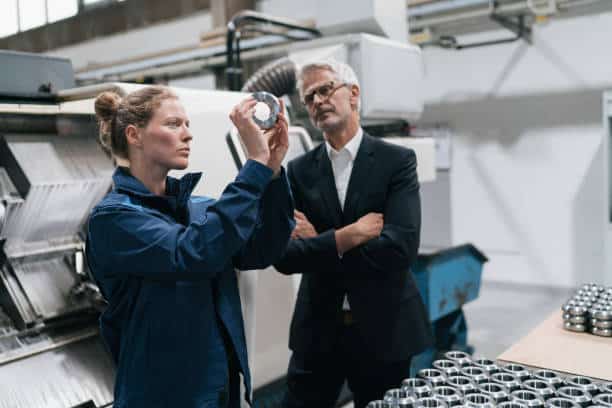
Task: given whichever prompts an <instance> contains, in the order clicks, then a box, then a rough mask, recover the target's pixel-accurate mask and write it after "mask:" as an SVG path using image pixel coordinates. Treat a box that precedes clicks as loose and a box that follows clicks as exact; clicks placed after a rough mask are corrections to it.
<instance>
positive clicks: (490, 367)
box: [472, 358, 499, 375]
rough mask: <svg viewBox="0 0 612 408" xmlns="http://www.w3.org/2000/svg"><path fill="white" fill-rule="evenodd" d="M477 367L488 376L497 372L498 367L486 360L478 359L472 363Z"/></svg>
mask: <svg viewBox="0 0 612 408" xmlns="http://www.w3.org/2000/svg"><path fill="white" fill-rule="evenodd" d="M472 364H474V365H475V366H477V367H480V368H482V369H483V370H485V372H486V373H487V374H488V375H491V374H493V373H497V372H499V366H498V365H497V364H495V362H494V361H493V360H489V359H488V358H479V359H476V360H474V361H473V362H472Z"/></svg>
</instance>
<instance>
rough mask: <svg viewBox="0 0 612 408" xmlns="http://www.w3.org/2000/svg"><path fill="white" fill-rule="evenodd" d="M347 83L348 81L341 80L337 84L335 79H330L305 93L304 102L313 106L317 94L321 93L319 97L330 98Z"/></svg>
mask: <svg viewBox="0 0 612 408" xmlns="http://www.w3.org/2000/svg"><path fill="white" fill-rule="evenodd" d="M346 85H348V84H347V83H346V82H341V83H339V84H338V85H336V84H335V83H334V81H330V82H328V83H326V84H323V85H321V86H319V87H317V88H315V89H313V90H312V91H310V92H308V93H307V94H306V95H304V100H302V103H303V104H304V105H306V106H311V105H312V104H313V103H314V97H315V95H319V98H320V99H323V100H326V99H329V98H331V97H332V95H333V94H334V93H335V92H336V91H337V90H338V89H340V88H342V87H343V86H346Z"/></svg>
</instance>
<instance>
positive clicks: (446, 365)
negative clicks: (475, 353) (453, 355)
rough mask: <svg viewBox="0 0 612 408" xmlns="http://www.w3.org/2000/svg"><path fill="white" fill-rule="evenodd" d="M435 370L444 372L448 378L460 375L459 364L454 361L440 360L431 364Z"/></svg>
mask: <svg viewBox="0 0 612 408" xmlns="http://www.w3.org/2000/svg"><path fill="white" fill-rule="evenodd" d="M431 365H432V366H433V368H436V369H438V370H440V371H442V372H443V373H444V374H445V375H446V376H449V375H454V374H459V371H460V370H459V364H458V363H457V362H455V361H453V360H446V359H440V360H435V361H434V362H433V363H431Z"/></svg>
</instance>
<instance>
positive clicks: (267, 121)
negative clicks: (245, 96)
mask: <svg viewBox="0 0 612 408" xmlns="http://www.w3.org/2000/svg"><path fill="white" fill-rule="evenodd" d="M251 96H252V97H253V98H254V99H255V100H256V101H258V102H260V103H258V104H257V105H255V112H254V113H253V121H254V122H255V123H256V124H257V126H259V127H260V128H262V129H270V128H272V127H274V124H275V123H276V120H277V119H278V115H279V113H280V102H279V101H278V99H276V97H275V96H274V95H272V94H271V93H268V92H265V91H259V92H254V93H252V94H251ZM262 104H263V105H264V106H267V108H268V109H267V112H265V111H264V110H265V109H262V108H263V106H262Z"/></svg>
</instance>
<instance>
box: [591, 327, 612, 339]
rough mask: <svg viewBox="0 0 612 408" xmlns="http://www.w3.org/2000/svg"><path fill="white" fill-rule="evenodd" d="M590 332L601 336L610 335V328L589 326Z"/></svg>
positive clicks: (611, 334)
mask: <svg viewBox="0 0 612 408" xmlns="http://www.w3.org/2000/svg"><path fill="white" fill-rule="evenodd" d="M591 333H593V334H594V335H596V336H601V337H612V329H600V328H599V327H591Z"/></svg>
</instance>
